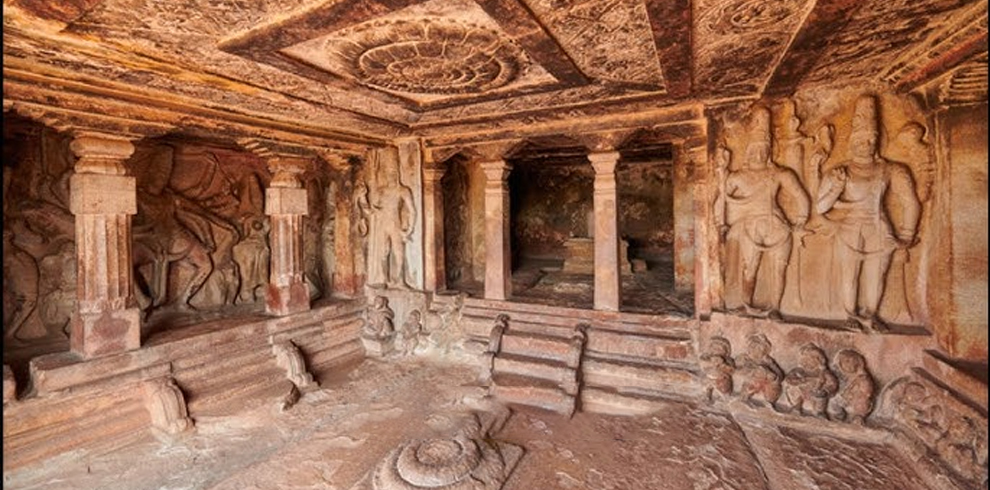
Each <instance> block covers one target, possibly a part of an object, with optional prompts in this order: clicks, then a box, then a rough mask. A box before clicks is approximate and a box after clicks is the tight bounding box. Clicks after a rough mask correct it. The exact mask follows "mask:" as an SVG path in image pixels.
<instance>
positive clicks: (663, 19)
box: [646, 0, 693, 98]
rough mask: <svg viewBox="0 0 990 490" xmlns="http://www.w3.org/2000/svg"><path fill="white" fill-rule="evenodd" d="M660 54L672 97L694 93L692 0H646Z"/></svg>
mask: <svg viewBox="0 0 990 490" xmlns="http://www.w3.org/2000/svg"><path fill="white" fill-rule="evenodd" d="M646 9H647V11H648V12H649V15H650V28H651V29H652V31H653V40H654V42H655V43H656V50H657V55H658V56H659V57H660V65H661V66H662V67H663V77H664V82H665V84H666V87H667V94H668V96H669V97H674V98H679V97H686V96H687V95H689V94H690V93H691V86H692V85H691V76H692V69H693V67H692V58H691V26H692V21H691V17H692V16H691V2H690V0H651V1H647V2H646Z"/></svg>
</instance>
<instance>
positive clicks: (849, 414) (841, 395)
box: [829, 349, 876, 424]
mask: <svg viewBox="0 0 990 490" xmlns="http://www.w3.org/2000/svg"><path fill="white" fill-rule="evenodd" d="M833 364H834V368H835V370H836V372H838V373H839V377H840V378H841V383H840V385H839V391H838V393H836V395H835V397H834V398H832V400H831V402H830V406H829V415H830V416H831V418H832V419H834V420H842V421H846V422H852V423H854V424H863V423H864V422H865V421H866V417H867V416H869V415H870V412H872V411H873V399H874V397H875V395H876V383H874V381H873V377H872V376H870V373H869V372H868V371H867V370H866V359H863V356H862V355H861V354H860V353H859V352H856V351H854V350H849V349H843V350H841V351H839V352H838V354H836V355H835V359H834V361H833Z"/></svg>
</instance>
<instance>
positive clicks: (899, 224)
mask: <svg viewBox="0 0 990 490" xmlns="http://www.w3.org/2000/svg"><path fill="white" fill-rule="evenodd" d="M879 136H880V135H879V129H878V123H877V103H876V99H875V98H873V97H872V96H862V97H860V98H859V99H858V100H857V101H856V108H855V112H854V114H853V121H852V134H851V135H850V137H849V153H850V157H851V159H850V160H848V161H845V162H842V163H840V164H839V165H837V166H835V167H833V168H832V169H831V170H829V171H828V172H826V175H825V177H824V179H823V180H822V185H821V188H820V189H819V192H818V199H817V203H816V208H817V210H818V212H819V213H821V214H823V215H825V217H826V218H827V219H828V221H830V222H831V223H833V224H834V231H835V236H836V241H835V254H836V258H837V260H838V263H837V264H836V265H837V267H836V268H835V270H836V271H837V272H838V274H839V284H838V285H837V287H838V288H839V290H840V292H841V297H842V306H843V308H844V309H845V311H846V315H847V317H848V320H847V327H848V328H850V329H857V330H865V331H878V330H886V325H885V324H884V322H883V321H881V320H880V318H879V317H878V314H877V312H878V308H879V305H880V300H881V298H882V296H883V292H884V282H885V278H886V275H887V269H888V267H889V266H890V259H891V255H892V254H893V252H894V250H896V249H906V248H909V247H911V246H913V245H914V244H915V243H916V242H917V237H916V236H915V233H916V231H917V227H918V219H919V218H920V213H921V205H920V202H919V201H918V196H917V195H916V194H915V190H914V182H913V180H912V178H911V173H910V171H909V170H908V169H907V168H906V167H905V166H903V165H901V164H897V163H893V162H888V161H886V160H884V159H883V158H881V157H880V156H879V154H878V153H877V148H878V138H879ZM890 201H895V202H896V206H890V209H896V210H897V213H896V214H897V216H894V218H895V219H894V220H893V222H892V220H891V216H890V213H889V209H888V206H887V203H888V202H890Z"/></svg>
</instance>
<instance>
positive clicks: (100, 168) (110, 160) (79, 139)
mask: <svg viewBox="0 0 990 490" xmlns="http://www.w3.org/2000/svg"><path fill="white" fill-rule="evenodd" d="M69 149H70V150H72V153H73V154H74V155H75V156H76V157H77V158H78V160H76V165H75V170H76V172H77V173H94V174H106V175H124V174H125V173H126V169H125V168H124V162H125V161H126V160H127V159H128V158H130V157H131V155H133V154H134V143H132V142H131V138H129V137H127V136H117V135H110V134H104V133H92V132H82V133H77V134H76V136H75V138H73V140H72V142H71V143H69Z"/></svg>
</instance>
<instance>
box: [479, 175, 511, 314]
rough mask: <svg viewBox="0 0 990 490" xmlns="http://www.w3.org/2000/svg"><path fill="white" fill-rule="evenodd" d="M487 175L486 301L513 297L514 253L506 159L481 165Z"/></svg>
mask: <svg viewBox="0 0 990 490" xmlns="http://www.w3.org/2000/svg"><path fill="white" fill-rule="evenodd" d="M481 168H482V170H484V172H485V298H487V299H497V300H506V299H508V298H509V297H510V296H511V295H512V250H511V248H510V242H509V239H510V234H509V172H511V171H512V167H511V166H510V165H509V164H508V163H507V162H506V161H505V160H493V161H488V162H484V163H482V164H481Z"/></svg>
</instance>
